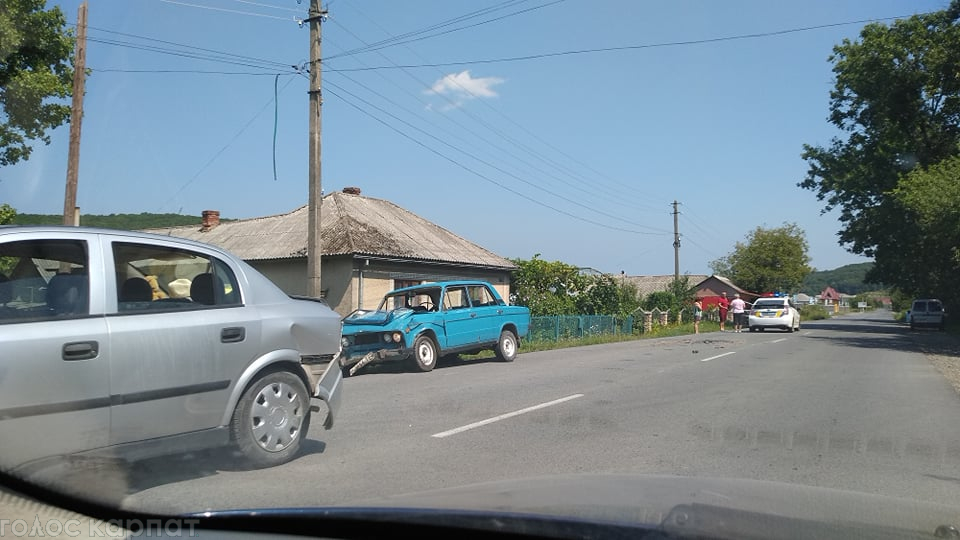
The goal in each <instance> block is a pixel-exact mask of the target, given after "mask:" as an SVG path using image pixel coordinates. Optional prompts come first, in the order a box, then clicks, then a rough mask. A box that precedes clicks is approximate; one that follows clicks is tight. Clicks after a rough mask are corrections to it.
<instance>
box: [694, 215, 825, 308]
mask: <svg viewBox="0 0 960 540" xmlns="http://www.w3.org/2000/svg"><path fill="white" fill-rule="evenodd" d="M807 250H808V246H807V239H806V235H805V234H804V232H803V230H802V229H800V227H798V226H797V225H796V224H794V223H784V224H783V226H781V227H777V228H775V229H764V228H762V227H757V228H756V229H754V230H753V231H751V232H750V234H748V235H747V239H746V242H737V244H736V246H735V247H734V250H733V252H732V253H730V254H729V255H727V256H726V257H723V258H722V259H719V260H717V261H713V262H712V263H711V265H710V266H711V267H712V268H714V269H717V268H726V269H728V271H729V273H728V275H727V277H729V278H730V279H732V280H733V282H734V283H736V284H737V285H738V286H740V287H742V288H744V289H746V290H748V291H754V292H761V293H762V292H773V291H781V292H794V291H796V290H797V289H798V288H799V287H800V284H801V283H803V279H804V278H805V277H806V276H807V274H809V273H810V271H811V268H810V266H809V264H810V256H809V255H808V254H807Z"/></svg>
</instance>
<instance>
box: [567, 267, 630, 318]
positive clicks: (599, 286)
mask: <svg viewBox="0 0 960 540" xmlns="http://www.w3.org/2000/svg"><path fill="white" fill-rule="evenodd" d="M584 277H585V279H584V285H585V287H584V290H583V292H582V293H581V294H578V295H577V297H576V300H575V303H576V306H577V311H578V312H579V313H582V314H584V315H612V314H614V313H616V312H617V308H618V307H619V304H620V291H619V289H618V287H617V284H616V283H615V282H614V281H613V277H612V276H610V275H608V274H601V275H599V276H584Z"/></svg>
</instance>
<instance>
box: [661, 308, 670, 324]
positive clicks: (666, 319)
mask: <svg viewBox="0 0 960 540" xmlns="http://www.w3.org/2000/svg"><path fill="white" fill-rule="evenodd" d="M669 316H670V312H669V311H661V312H660V326H666V325H667V324H669V323H670V319H669Z"/></svg>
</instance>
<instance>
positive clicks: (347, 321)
mask: <svg viewBox="0 0 960 540" xmlns="http://www.w3.org/2000/svg"><path fill="white" fill-rule="evenodd" d="M412 313H413V310H412V309H409V308H399V309H394V310H392V311H365V310H357V311H354V312H353V313H351V314H350V315H347V316H346V317H344V318H343V324H344V326H346V325H368V326H384V325H386V324H388V323H390V322H392V321H395V320H399V319H403V318H406V317H409V316H410V314H412Z"/></svg>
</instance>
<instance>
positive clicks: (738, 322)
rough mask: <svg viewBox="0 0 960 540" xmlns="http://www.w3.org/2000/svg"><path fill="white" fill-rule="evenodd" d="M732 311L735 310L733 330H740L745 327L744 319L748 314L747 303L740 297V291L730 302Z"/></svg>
mask: <svg viewBox="0 0 960 540" xmlns="http://www.w3.org/2000/svg"><path fill="white" fill-rule="evenodd" d="M730 311H732V312H733V331H734V332H740V331H741V330H742V327H743V319H744V318H745V317H746V316H747V303H746V302H744V301H743V299H742V298H740V293H736V294H734V295H733V301H732V302H730Z"/></svg>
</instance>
